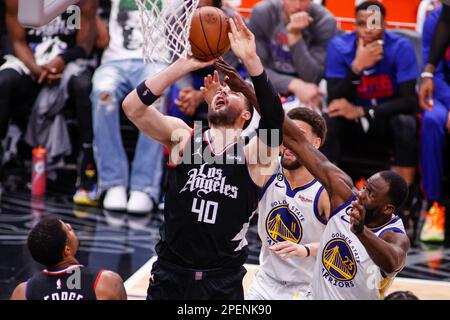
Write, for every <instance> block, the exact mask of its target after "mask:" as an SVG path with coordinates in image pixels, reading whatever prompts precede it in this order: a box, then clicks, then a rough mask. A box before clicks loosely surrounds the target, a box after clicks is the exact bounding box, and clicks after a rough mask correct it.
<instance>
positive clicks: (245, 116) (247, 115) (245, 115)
mask: <svg viewBox="0 0 450 320" xmlns="http://www.w3.org/2000/svg"><path fill="white" fill-rule="evenodd" d="M241 117H242V119H244V120H245V121H248V120H250V119H251V118H252V114H251V113H250V111H248V110H244V111H242V113H241Z"/></svg>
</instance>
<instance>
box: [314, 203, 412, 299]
mask: <svg viewBox="0 0 450 320" xmlns="http://www.w3.org/2000/svg"><path fill="white" fill-rule="evenodd" d="M353 199H354V198H352V199H350V200H348V201H347V202H346V203H344V204H343V205H342V206H341V207H340V208H338V209H337V210H336V211H335V212H334V213H332V214H331V217H330V220H329V221H328V224H327V227H326V228H325V231H324V233H323V237H322V241H321V243H320V248H319V251H318V259H320V261H318V263H317V264H316V266H315V268H314V277H313V285H312V298H313V299H326V300H329V299H332V300H335V299H344V300H346V299H358V300H360V299H380V298H381V297H382V296H383V294H384V291H385V290H386V289H387V288H388V287H389V285H390V283H391V282H392V281H391V280H392V279H393V278H394V277H395V274H396V273H394V274H389V275H387V274H384V273H383V271H382V270H381V269H380V267H378V266H377V265H376V264H375V263H374V262H373V260H372V259H371V257H370V256H369V254H368V252H367V250H366V248H365V247H364V245H363V244H362V243H361V241H359V239H358V237H357V236H356V235H355V234H354V233H353V232H352V231H351V223H350V217H349V212H350V210H351V209H352V207H351V201H353ZM371 231H372V232H373V233H374V234H375V235H376V236H377V237H380V236H381V235H382V234H383V233H384V232H386V231H394V232H403V233H404V227H403V224H402V222H401V219H400V218H399V217H393V218H392V219H391V221H390V222H388V223H387V224H385V225H383V226H380V227H379V228H376V229H371Z"/></svg>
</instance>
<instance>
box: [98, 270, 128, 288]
mask: <svg viewBox="0 0 450 320" xmlns="http://www.w3.org/2000/svg"><path fill="white" fill-rule="evenodd" d="M97 277H98V278H97V281H98V282H99V283H100V282H102V283H104V284H108V285H111V284H115V283H123V279H122V277H121V276H120V275H119V274H117V273H115V272H114V271H111V270H101V271H99V273H98V275H97Z"/></svg>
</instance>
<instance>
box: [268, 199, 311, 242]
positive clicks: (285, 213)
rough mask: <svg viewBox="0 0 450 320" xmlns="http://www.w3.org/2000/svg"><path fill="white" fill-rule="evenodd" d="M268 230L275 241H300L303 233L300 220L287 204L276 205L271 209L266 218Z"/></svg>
mask: <svg viewBox="0 0 450 320" xmlns="http://www.w3.org/2000/svg"><path fill="white" fill-rule="evenodd" d="M266 230H267V233H268V234H269V237H270V238H271V239H272V240H273V241H275V242H282V241H291V242H294V243H299V242H300V240H301V239H302V235H303V230H302V225H301V224H300V220H299V219H298V218H297V216H296V215H295V214H294V213H293V212H292V211H291V210H289V208H288V206H286V205H283V206H278V207H275V208H273V209H272V211H270V213H269V214H268V215H267V219H266Z"/></svg>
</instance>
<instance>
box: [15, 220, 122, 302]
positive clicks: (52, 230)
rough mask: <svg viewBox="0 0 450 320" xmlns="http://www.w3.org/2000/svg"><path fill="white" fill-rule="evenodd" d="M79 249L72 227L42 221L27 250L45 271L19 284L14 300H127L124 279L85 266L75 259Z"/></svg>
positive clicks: (62, 223)
mask: <svg viewBox="0 0 450 320" xmlns="http://www.w3.org/2000/svg"><path fill="white" fill-rule="evenodd" d="M78 247H79V240H78V238H77V235H76V234H75V232H74V230H73V229H72V226H71V225H70V224H68V223H64V222H63V221H61V220H59V219H56V218H55V217H45V218H43V219H42V220H41V221H39V223H38V224H37V225H36V226H35V227H34V228H33V229H32V230H31V232H30V234H29V236H28V249H29V250H30V254H31V256H32V257H33V259H34V260H35V261H36V262H38V263H40V264H42V265H43V266H45V269H44V270H42V271H41V272H38V273H36V274H35V275H34V276H33V277H31V278H30V279H28V281H26V282H22V283H21V284H19V285H18V286H17V287H16V289H15V290H14V292H13V294H12V296H11V300H97V299H98V300H126V299H127V294H126V292H125V287H124V285H123V280H122V278H121V277H120V276H119V275H118V274H116V273H114V272H112V271H108V270H100V271H99V272H94V271H93V270H91V269H89V268H88V267H85V266H82V265H81V264H80V263H79V262H78V260H77V259H76V258H75V255H76V253H77V251H78ZM77 275H78V276H79V278H75V277H76V276H77ZM76 284H78V285H76Z"/></svg>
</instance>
